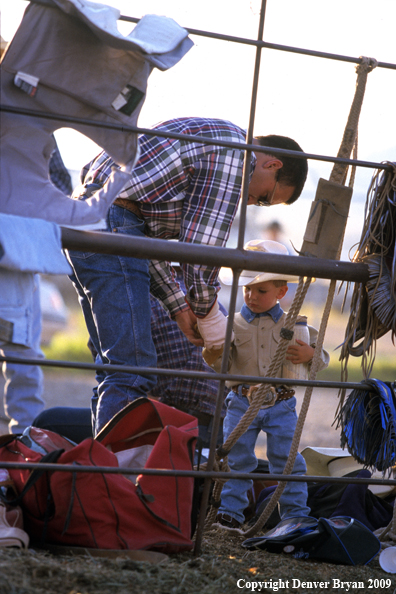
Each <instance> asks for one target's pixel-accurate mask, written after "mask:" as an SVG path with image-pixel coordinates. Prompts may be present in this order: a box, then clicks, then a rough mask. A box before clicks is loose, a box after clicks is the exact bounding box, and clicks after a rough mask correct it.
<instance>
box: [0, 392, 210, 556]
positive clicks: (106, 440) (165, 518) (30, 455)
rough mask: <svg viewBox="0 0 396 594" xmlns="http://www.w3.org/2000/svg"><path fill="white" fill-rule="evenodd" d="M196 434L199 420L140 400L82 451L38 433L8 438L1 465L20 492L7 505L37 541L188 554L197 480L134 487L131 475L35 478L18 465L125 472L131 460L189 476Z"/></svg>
mask: <svg viewBox="0 0 396 594" xmlns="http://www.w3.org/2000/svg"><path fill="white" fill-rule="evenodd" d="M197 435H198V427H197V420H196V419H195V418H194V417H192V416H190V415H188V414H186V413H183V412H181V411H179V410H176V409H174V408H172V407H169V406H167V405H165V404H162V403H159V402H154V401H151V400H149V399H147V398H139V399H138V400H135V401H133V402H131V403H130V404H129V405H128V406H126V407H125V408H124V409H123V410H121V411H120V412H119V413H118V414H117V415H116V416H115V417H114V418H113V419H112V420H111V421H110V422H109V423H108V424H107V425H106V427H104V428H103V430H102V431H101V432H100V434H99V435H98V436H97V437H96V439H85V440H84V441H83V442H81V443H80V444H78V445H74V444H73V443H71V442H70V441H68V440H67V439H65V438H63V437H61V436H59V435H58V434H56V433H53V432H51V431H47V430H43V429H38V428H35V427H31V428H30V431H29V432H28V434H27V435H26V436H25V435H24V436H21V437H11V436H3V437H2V438H0V463H1V462H14V463H15V468H10V469H9V473H10V476H11V478H12V479H13V481H14V484H15V488H16V491H17V493H18V497H16V498H14V499H13V500H12V501H10V500H9V499H8V501H7V502H8V503H11V504H12V503H14V504H15V505H20V506H21V508H22V510H23V514H24V523H25V530H26V532H27V533H28V534H29V536H30V538H31V540H32V541H33V542H34V541H38V542H39V543H41V544H44V543H47V544H57V545H70V546H79V547H88V548H98V549H132V550H136V549H149V550H156V551H161V552H164V553H174V552H179V551H183V550H190V549H192V547H193V543H192V540H191V511H192V501H193V490H194V479H193V478H192V477H175V476H166V477H164V476H152V475H139V476H137V478H136V482H132V481H131V480H130V476H129V475H125V476H124V475H122V474H110V473H104V472H95V473H92V472H91V473H88V472H57V471H46V470H41V469H38V470H36V469H35V470H33V471H31V470H26V469H22V468H18V464H19V463H21V462H37V463H40V462H52V463H54V462H56V464H59V465H61V464H67V465H76V466H105V467H124V466H125V467H127V462H125V461H126V460H127V459H129V467H130V468H156V469H172V470H174V469H176V470H191V469H192V467H193V458H194V450H195V443H196V439H197ZM136 454H137V457H136ZM136 460H137V461H138V462H140V463H136ZM142 460H143V461H144V464H141V461H142ZM127 476H128V477H129V478H127ZM133 481H135V478H133ZM2 497H3V499H4V494H3V496H2Z"/></svg>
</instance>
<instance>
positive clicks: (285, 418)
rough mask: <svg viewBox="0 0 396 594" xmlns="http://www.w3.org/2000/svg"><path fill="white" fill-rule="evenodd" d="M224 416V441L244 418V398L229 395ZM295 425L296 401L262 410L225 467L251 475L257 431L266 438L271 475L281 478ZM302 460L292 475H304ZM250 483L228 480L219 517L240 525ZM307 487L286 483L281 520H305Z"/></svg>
mask: <svg viewBox="0 0 396 594" xmlns="http://www.w3.org/2000/svg"><path fill="white" fill-rule="evenodd" d="M226 406H227V412H226V416H225V419H224V426H223V432H224V441H225V440H226V439H227V438H228V436H229V435H230V433H231V432H232V431H233V429H234V428H235V427H236V426H237V424H238V422H239V421H240V419H241V418H242V416H243V415H244V414H245V412H246V411H247V409H248V407H249V402H248V399H247V398H246V397H245V396H241V395H239V394H235V393H234V392H230V393H229V394H228V396H227V398H226ZM296 423H297V413H296V399H295V397H293V398H290V399H289V400H282V401H280V402H278V403H277V404H275V405H274V406H272V407H271V408H266V409H261V410H260V411H259V412H258V415H257V416H256V418H255V419H254V421H253V423H252V424H251V425H250V426H249V428H248V430H247V431H246V432H245V433H244V434H243V435H242V436H241V437H240V438H239V439H238V441H237V442H236V444H235V445H234V447H233V448H232V450H231V452H230V453H229V455H228V464H229V466H230V468H231V470H232V471H239V472H251V471H252V470H255V468H256V467H257V458H256V455H255V453H254V448H255V445H256V441H257V437H258V435H259V433H260V431H265V433H266V434H267V458H268V461H269V469H270V472H271V473H272V474H282V472H283V469H284V467H285V464H286V461H287V458H288V455H289V451H290V446H291V442H292V439H293V435H294V430H295V428H296ZM306 470H307V469H306V465H305V460H304V458H303V457H302V456H301V454H297V458H296V461H295V464H294V467H293V471H292V474H305V473H306ZM252 485H253V481H251V480H237V479H234V480H229V481H227V482H226V483H225V485H224V487H223V490H222V493H221V506H220V508H219V513H227V514H229V515H230V516H232V517H233V518H235V519H236V520H238V522H241V523H243V522H244V520H245V518H244V515H243V512H244V510H245V508H246V507H247V506H248V504H249V500H248V495H247V493H248V490H249V489H250V488H251V487H252ZM307 496H308V491H307V485H306V483H302V482H301V483H300V482H289V483H288V484H287V486H286V488H285V490H284V491H283V493H282V496H281V498H280V501H279V513H280V516H281V518H282V520H283V519H285V518H290V517H293V516H307V515H308V514H309V512H310V508H309V507H307Z"/></svg>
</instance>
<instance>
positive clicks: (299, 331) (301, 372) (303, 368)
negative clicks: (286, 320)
mask: <svg viewBox="0 0 396 594" xmlns="http://www.w3.org/2000/svg"><path fill="white" fill-rule="evenodd" d="M296 340H303V341H304V342H306V343H307V344H309V330H308V326H306V325H305V324H296V325H295V326H294V336H293V338H292V340H291V341H290V342H289V346H291V345H294V344H297V342H296ZM286 356H287V355H286ZM308 376H309V365H308V363H301V364H298V365H294V364H293V363H292V362H291V361H288V360H287V359H285V360H284V361H283V365H282V376H281V377H284V378H286V379H298V380H307V379H308Z"/></svg>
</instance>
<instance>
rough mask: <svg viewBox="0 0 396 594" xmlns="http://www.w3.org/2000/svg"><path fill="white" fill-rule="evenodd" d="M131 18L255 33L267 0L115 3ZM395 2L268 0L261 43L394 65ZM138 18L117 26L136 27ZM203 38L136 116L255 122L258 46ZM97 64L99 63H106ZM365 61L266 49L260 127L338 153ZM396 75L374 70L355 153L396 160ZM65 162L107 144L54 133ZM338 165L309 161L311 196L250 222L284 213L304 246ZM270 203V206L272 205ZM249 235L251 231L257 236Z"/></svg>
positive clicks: (154, 78)
mask: <svg viewBox="0 0 396 594" xmlns="http://www.w3.org/2000/svg"><path fill="white" fill-rule="evenodd" d="M27 4H28V3H27V2H25V1H24V0H0V11H1V35H2V37H3V38H4V39H5V40H6V41H9V40H10V39H11V38H12V36H13V35H14V33H15V31H16V29H17V27H18V24H19V22H20V20H21V18H22V15H23V11H24V9H25V7H26V6H27ZM105 4H108V5H111V6H114V7H116V8H118V9H119V10H120V12H121V14H122V15H128V16H133V17H137V18H140V17H142V16H143V15H144V14H158V15H165V16H169V17H172V18H173V19H175V20H176V21H177V22H178V23H179V24H180V25H181V26H184V27H186V28H194V29H202V30H206V31H213V32H216V33H223V34H229V35H234V36H237V37H245V38H249V39H256V38H257V32H258V25H259V10H260V6H261V2H260V1H259V0H200V1H199V2H198V3H197V2H192V1H191V0H114V1H113V0H108V1H107V2H105ZM395 22H396V1H395V0H377V1H376V2H375V3H373V2H372V1H371V0H370V1H368V0H332V1H331V2H329V1H326V2H324V1H323V0H268V2H267V7H266V19H265V26H264V40H265V41H267V42H272V43H278V44H282V45H287V46H291V47H298V48H304V49H310V50H319V51H324V52H331V53H333V54H340V55H346V56H351V57H356V58H357V57H359V56H368V57H372V58H375V59H376V60H378V61H381V62H388V63H396V44H395V37H394V31H395ZM132 28H133V25H131V24H126V23H120V25H119V29H120V31H121V32H122V33H123V34H127V33H128V32H129V31H130V30H131V29H132ZM191 39H192V40H193V42H194V43H195V45H194V47H193V48H192V49H191V50H190V51H189V52H188V54H187V55H186V56H185V57H184V58H183V59H182V60H181V61H180V62H179V63H178V64H177V65H176V66H174V67H173V68H171V69H170V70H168V71H165V72H160V71H158V70H154V71H153V73H152V74H151V76H150V79H149V86H148V93H147V99H146V101H145V104H144V106H143V109H142V111H141V115H140V118H139V122H138V124H139V125H140V126H142V127H151V126H152V125H153V124H155V123H157V122H159V121H162V120H165V119H168V118H173V117H180V116H203V117H216V118H224V119H228V120H231V121H233V122H234V123H235V124H237V125H239V126H241V127H242V128H247V126H248V118H249V113H250V101H251V90H252V80H253V68H254V60H255V48H253V47H250V46H246V45H242V44H239V43H233V42H225V41H218V40H213V39H207V38H204V37H200V36H193V35H192V36H191ZM98 68H100V65H98ZM355 68H356V65H355V64H353V63H345V62H340V61H335V60H329V59H322V58H316V57H311V56H304V55H298V54H293V53H290V52H284V51H276V50H268V49H265V50H263V52H262V56H261V69H260V80H259V92H258V101H257V111H256V119H255V127H254V133H255V134H258V135H260V134H282V135H285V136H290V137H292V138H294V139H295V140H296V141H297V142H298V143H299V144H300V145H301V146H302V148H303V149H304V150H305V151H306V152H307V153H314V154H319V155H333V156H335V155H336V154H337V151H338V148H339V145H340V142H341V139H342V135H343V131H344V127H345V124H346V121H347V117H348V114H349V109H350V106H351V102H352V99H353V95H354V90H355V83H356V73H355ZM395 97H396V71H395V70H391V69H384V68H377V69H375V70H374V71H373V72H372V73H370V74H369V76H368V81H367V87H366V95H365V100H364V103H363V109H362V112H361V116H360V125H359V153H358V158H359V159H360V160H364V161H373V162H381V161H384V160H391V161H396V117H395V110H394V103H395ZM57 140H58V143H59V146H60V149H61V153H62V156H63V159H64V161H65V163H66V165H67V167H68V168H69V169H71V170H76V171H77V170H79V169H80V168H81V167H82V166H83V165H84V164H85V163H86V162H87V161H88V160H89V159H90V158H92V157H93V156H95V155H96V154H97V152H98V151H99V149H98V147H97V146H96V145H94V144H93V143H92V142H91V141H89V140H88V139H84V137H81V135H80V134H78V133H77V132H75V131H72V130H61V131H59V132H57ZM331 169H332V164H330V163H325V162H320V161H314V160H310V162H309V178H308V182H307V184H306V186H305V189H304V191H303V195H302V198H301V199H300V200H299V201H298V202H297V203H296V204H294V205H293V206H291V207H282V206H279V207H273V208H271V211H268V209H254V211H253V212H254V215H255V216H254V217H252V214H253V213H252V210H253V209H252V208H249V209H248V224H249V218H250V220H252V219H255V220H256V221H257V220H260V218H261V217H263V219H262V220H263V224H264V222H265V221H270V220H274V219H278V220H280V221H281V222H282V224H283V226H284V230H285V236H286V237H287V238H288V239H290V240H291V241H293V243H294V245H296V247H297V248H298V249H299V248H300V246H301V243H302V236H303V232H304V229H305V225H306V220H307V216H308V212H309V206H310V202H311V201H312V200H313V198H314V195H315V191H316V186H317V183H318V180H319V178H320V177H323V178H325V179H328V177H329V175H330V172H331ZM372 173H373V170H371V169H365V168H358V171H357V175H356V181H355V190H354V195H353V200H352V205H351V211H350V220H349V222H348V226H347V233H346V238H345V242H344V252H343V258H347V257H348V251H349V249H350V248H351V246H352V245H353V244H354V243H355V242H356V241H357V240H358V239H359V237H360V232H361V228H362V224H363V216H364V200H365V196H366V193H367V189H368V185H369V183H370V179H371V176H372ZM264 211H265V212H264ZM248 234H249V230H248V232H247V239H251V237H250V236H248Z"/></svg>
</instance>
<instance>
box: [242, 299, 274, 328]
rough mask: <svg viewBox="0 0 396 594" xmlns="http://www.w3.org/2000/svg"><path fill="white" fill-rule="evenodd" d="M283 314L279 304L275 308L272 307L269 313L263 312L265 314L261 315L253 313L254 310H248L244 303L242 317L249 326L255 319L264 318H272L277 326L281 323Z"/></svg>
mask: <svg viewBox="0 0 396 594" xmlns="http://www.w3.org/2000/svg"><path fill="white" fill-rule="evenodd" d="M283 314H284V311H283V309H282V308H281V306H280V305H279V303H277V304H276V305H274V307H271V309H269V310H268V311H263V313H259V314H255V313H253V312H252V310H251V309H249V308H248V306H247V305H246V303H244V304H243V305H242V307H241V316H242V317H243V319H244V320H245V321H246V322H247V323H248V324H250V322H253V320H254V319H255V318H261V317H263V316H270V317H271V318H272V319H273V321H274V322H275V324H276V323H277V322H279V320H280V318H281V317H282V315H283Z"/></svg>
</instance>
